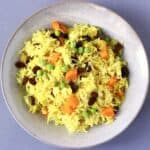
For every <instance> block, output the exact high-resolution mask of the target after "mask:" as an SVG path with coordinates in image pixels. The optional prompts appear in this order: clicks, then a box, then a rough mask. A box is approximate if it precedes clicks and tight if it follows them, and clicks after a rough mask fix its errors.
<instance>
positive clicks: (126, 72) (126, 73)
mask: <svg viewBox="0 0 150 150" xmlns="http://www.w3.org/2000/svg"><path fill="white" fill-rule="evenodd" d="M121 74H122V77H123V78H125V77H128V76H129V70H128V67H127V66H123V67H122V68H121Z"/></svg>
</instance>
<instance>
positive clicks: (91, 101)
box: [88, 97, 96, 106]
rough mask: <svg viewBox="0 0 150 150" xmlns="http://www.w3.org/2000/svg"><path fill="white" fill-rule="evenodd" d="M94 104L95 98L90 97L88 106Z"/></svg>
mask: <svg viewBox="0 0 150 150" xmlns="http://www.w3.org/2000/svg"><path fill="white" fill-rule="evenodd" d="M95 102H96V98H95V97H90V99H89V101H88V105H90V106H91V105H93V104H94V103H95Z"/></svg>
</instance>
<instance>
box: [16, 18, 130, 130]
mask: <svg viewBox="0 0 150 150" xmlns="http://www.w3.org/2000/svg"><path fill="white" fill-rule="evenodd" d="M15 66H16V67H17V68H18V71H17V77H16V78H17V82H18V84H19V85H20V86H21V87H22V88H23V90H24V91H25V92H24V101H25V103H26V105H27V107H28V109H29V112H31V113H39V114H42V116H44V118H46V120H47V123H49V122H54V123H55V125H64V126H65V127H66V128H67V129H68V131H69V132H71V133H72V132H86V131H87V130H88V129H89V128H90V127H93V126H95V125H98V124H99V125H101V124H104V123H111V122H113V121H114V120H115V118H116V115H117V113H118V111H119V109H120V107H121V105H122V103H123V101H124V99H125V92H126V89H127V88H128V77H129V70H128V67H127V62H126V61H125V60H124V58H123V45H122V44H121V43H120V42H118V41H117V40H115V39H112V38H110V37H109V36H107V35H106V34H105V33H104V31H103V30H102V29H101V28H99V27H95V26H92V25H86V24H75V25H74V26H73V27H68V26H66V25H64V24H63V23H60V22H58V21H53V22H52V23H51V28H49V29H41V30H38V31H36V32H35V33H33V35H32V38H31V39H30V40H28V41H26V42H25V44H24V47H23V48H22V49H21V50H20V51H19V59H18V61H17V62H16V63H15Z"/></svg>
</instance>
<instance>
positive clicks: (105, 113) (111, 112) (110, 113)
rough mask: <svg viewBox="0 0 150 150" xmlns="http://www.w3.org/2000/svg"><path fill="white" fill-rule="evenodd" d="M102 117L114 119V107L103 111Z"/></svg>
mask: <svg viewBox="0 0 150 150" xmlns="http://www.w3.org/2000/svg"><path fill="white" fill-rule="evenodd" d="M102 115H103V116H106V117H112V118H113V117H114V116H115V112H114V109H113V107H112V106H108V107H105V108H103V109H102Z"/></svg>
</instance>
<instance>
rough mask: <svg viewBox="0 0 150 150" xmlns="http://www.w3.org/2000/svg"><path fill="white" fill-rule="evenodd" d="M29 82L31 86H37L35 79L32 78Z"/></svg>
mask: <svg viewBox="0 0 150 150" xmlns="http://www.w3.org/2000/svg"><path fill="white" fill-rule="evenodd" d="M29 82H30V84H32V85H35V84H36V80H35V77H33V78H30V79H29Z"/></svg>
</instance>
